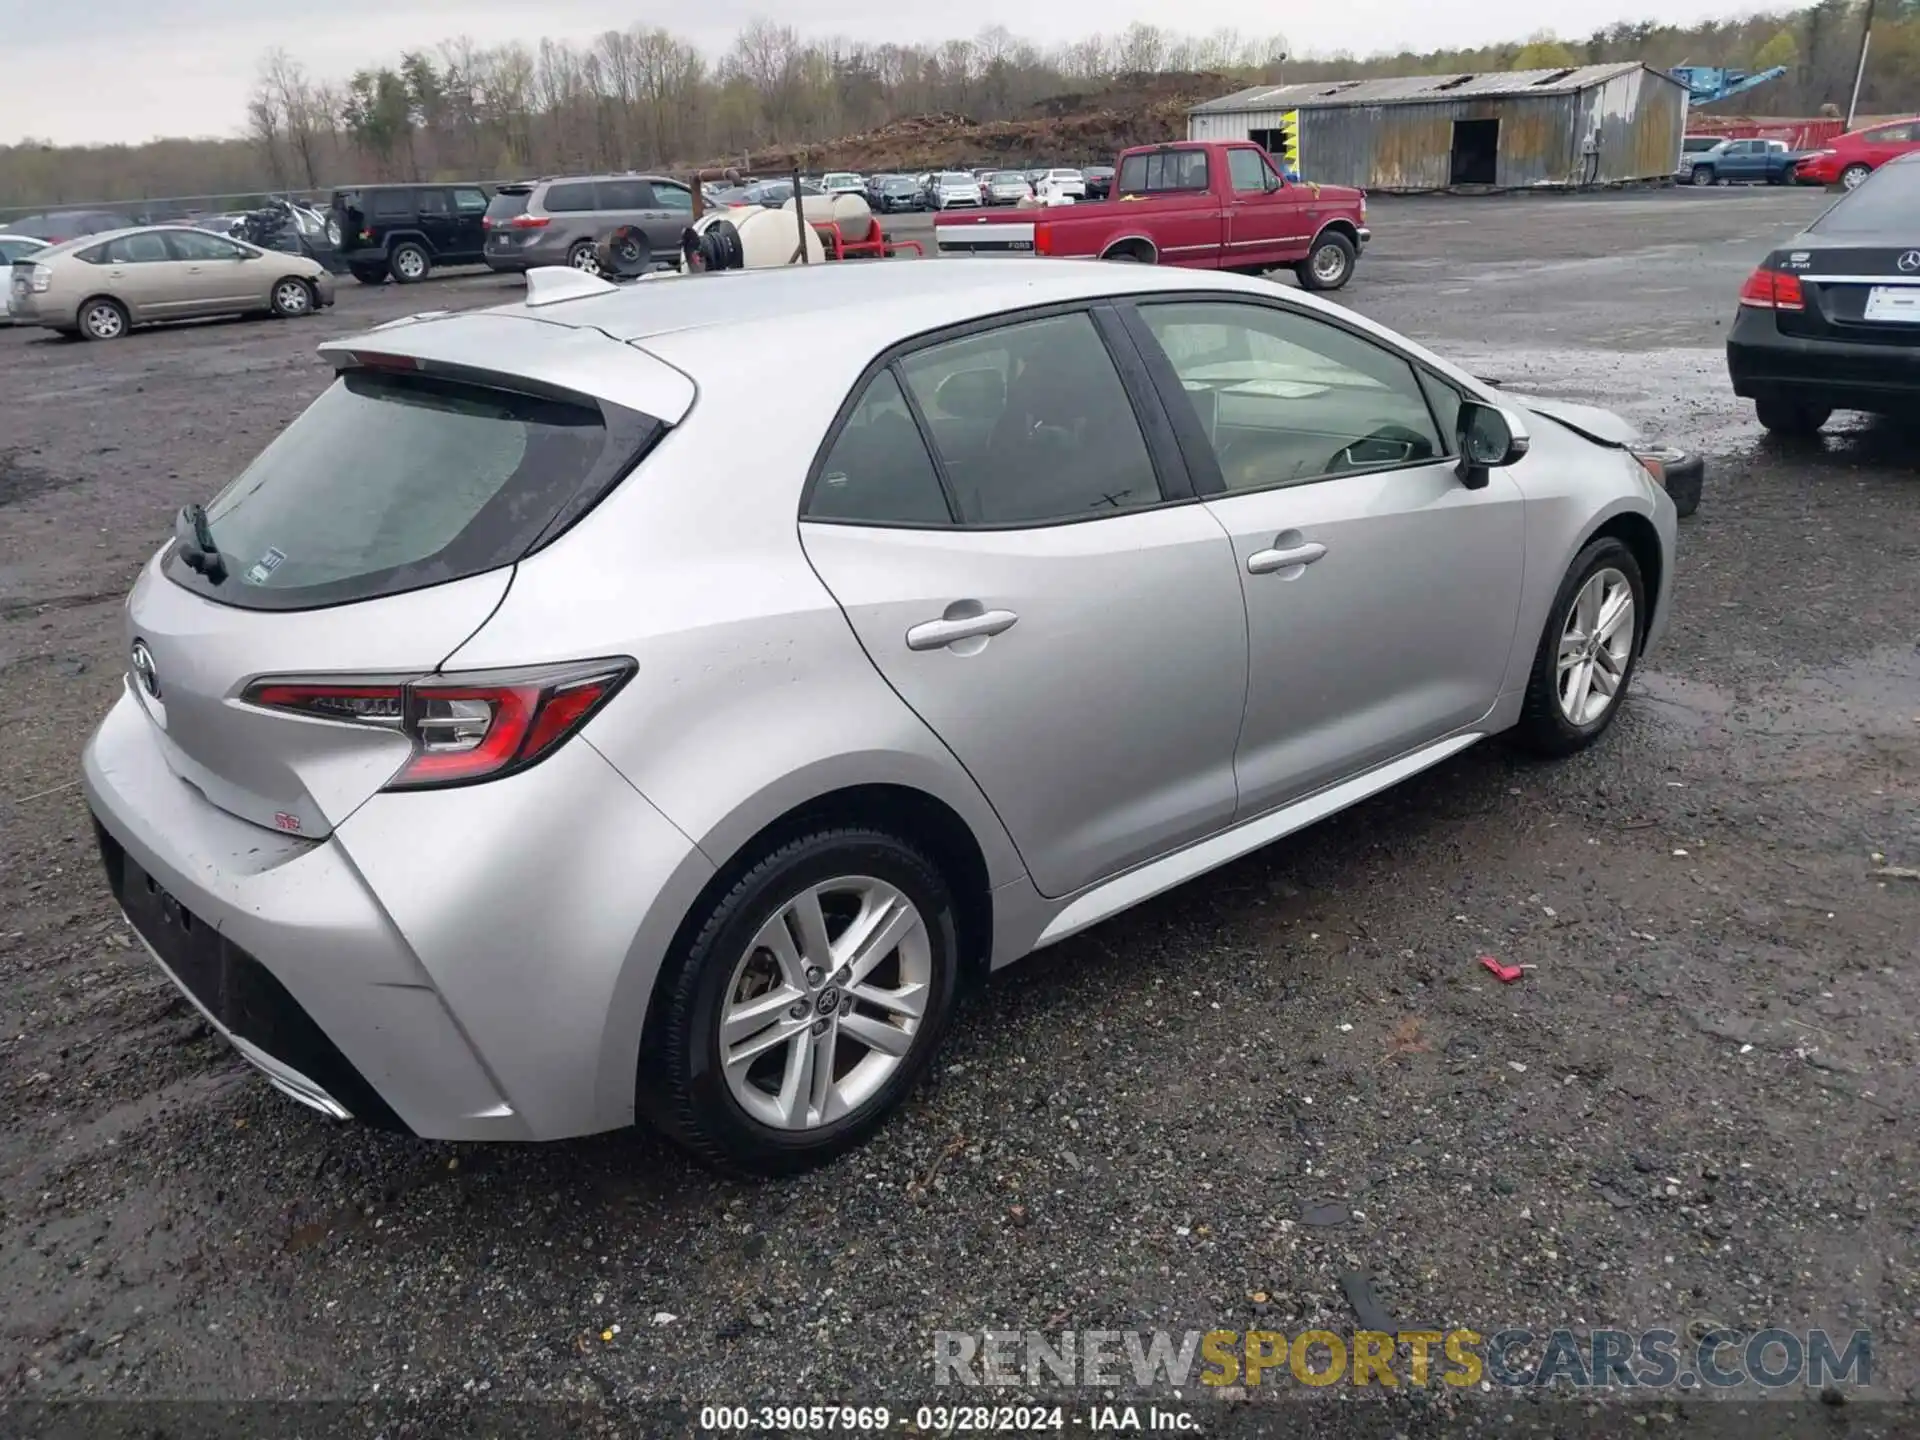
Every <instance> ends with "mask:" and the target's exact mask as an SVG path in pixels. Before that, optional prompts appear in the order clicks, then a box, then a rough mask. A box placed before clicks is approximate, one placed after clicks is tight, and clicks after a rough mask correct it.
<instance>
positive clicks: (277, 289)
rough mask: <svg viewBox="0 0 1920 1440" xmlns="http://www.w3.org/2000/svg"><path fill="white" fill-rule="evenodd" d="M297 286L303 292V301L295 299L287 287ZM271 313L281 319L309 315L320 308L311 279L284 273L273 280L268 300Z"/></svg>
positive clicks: (318, 298) (318, 297) (317, 295)
mask: <svg viewBox="0 0 1920 1440" xmlns="http://www.w3.org/2000/svg"><path fill="white" fill-rule="evenodd" d="M295 285H297V286H299V287H300V290H301V292H302V293H303V294H304V296H305V297H306V298H305V301H304V303H302V302H300V301H296V300H295V299H294V296H293V293H292V291H291V289H290V288H289V287H291V286H295ZM269 304H270V305H271V307H272V309H273V313H274V314H275V315H278V316H279V317H280V318H281V319H283V320H285V319H290V318H292V317H295V316H299V315H311V314H313V313H314V311H316V310H318V309H319V308H320V296H319V293H318V292H317V291H315V289H314V288H313V284H312V282H311V281H308V280H303V279H301V278H300V277H299V276H298V275H285V276H282V277H281V278H280V279H278V280H276V281H274V282H273V294H272V299H271V300H270V301H269Z"/></svg>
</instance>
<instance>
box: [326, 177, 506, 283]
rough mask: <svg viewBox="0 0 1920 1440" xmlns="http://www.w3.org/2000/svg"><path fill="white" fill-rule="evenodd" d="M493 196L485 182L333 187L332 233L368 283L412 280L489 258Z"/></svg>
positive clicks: (342, 253) (336, 244)
mask: <svg viewBox="0 0 1920 1440" xmlns="http://www.w3.org/2000/svg"><path fill="white" fill-rule="evenodd" d="M490 198H491V196H490V195H489V193H488V190H487V187H486V186H484V185H356V186H354V187H352V188H350V189H344V190H336V191H334V192H333V204H332V207H331V210H330V213H329V214H328V217H327V238H328V239H329V240H331V241H332V242H333V245H334V248H335V249H336V250H338V251H339V252H340V257H341V259H343V260H344V261H346V264H347V269H348V270H350V271H351V272H352V273H353V278H354V279H356V280H358V281H360V282H361V283H362V284H364V285H378V284H380V283H381V282H382V281H383V280H385V279H386V278H387V277H388V276H389V275H391V276H392V277H393V278H394V279H395V280H397V281H398V282H399V283H400V284H402V285H411V284H413V283H414V282H415V281H416V280H424V279H426V278H427V276H429V275H430V274H432V273H433V268H434V266H436V265H479V264H483V263H484V262H485V260H486V247H487V230H486V226H485V225H484V224H483V223H482V222H483V220H484V219H485V218H486V213H487V203H488V201H489V200H490Z"/></svg>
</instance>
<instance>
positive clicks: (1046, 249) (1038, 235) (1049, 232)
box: [1033, 225, 1053, 255]
mask: <svg viewBox="0 0 1920 1440" xmlns="http://www.w3.org/2000/svg"><path fill="white" fill-rule="evenodd" d="M1033 253H1034V254H1036V255H1051V254H1052V253H1053V227H1052V226H1051V225H1035V226H1034V227H1033Z"/></svg>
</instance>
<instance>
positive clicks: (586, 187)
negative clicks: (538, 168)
mask: <svg viewBox="0 0 1920 1440" xmlns="http://www.w3.org/2000/svg"><path fill="white" fill-rule="evenodd" d="M544 203H545V206H546V211H547V213H548V214H549V215H573V214H578V213H580V212H582V211H586V210H591V209H593V206H594V198H593V182H592V181H591V180H564V181H562V182H560V183H559V184H557V185H549V186H548V187H547V195H546V200H545V202H544Z"/></svg>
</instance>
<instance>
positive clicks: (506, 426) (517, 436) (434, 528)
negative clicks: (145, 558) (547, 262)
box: [168, 370, 661, 609]
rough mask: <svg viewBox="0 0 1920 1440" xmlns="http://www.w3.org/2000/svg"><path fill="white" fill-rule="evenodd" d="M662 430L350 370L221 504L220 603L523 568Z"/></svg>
mask: <svg viewBox="0 0 1920 1440" xmlns="http://www.w3.org/2000/svg"><path fill="white" fill-rule="evenodd" d="M660 429H661V427H660V426H659V425H658V424H657V423H656V422H652V421H648V420H646V419H645V417H632V416H629V415H626V414H624V412H619V413H616V414H615V415H614V417H613V423H612V424H611V425H610V423H609V415H608V414H607V413H605V412H603V411H602V410H601V409H600V408H599V407H597V406H594V405H592V404H589V403H586V402H580V403H569V402H566V401H562V400H554V399H547V398H542V397H536V396H530V395H523V394H517V393H513V392H510V391H505V390H495V389H491V388H487V387H482V386H478V385H469V384H464V383H460V382H455V381H449V380H445V379H439V378H429V377H426V376H421V375H414V374H392V373H387V372H383V371H373V370H349V371H347V372H345V373H344V374H342V375H341V376H340V377H339V378H338V379H336V380H335V381H334V383H333V385H332V386H331V387H330V388H328V389H327V390H326V391H324V392H323V393H322V394H321V396H320V398H319V399H317V400H316V401H314V403H313V404H312V405H311V406H309V407H308V408H307V410H306V411H305V412H304V413H303V414H302V415H301V416H300V417H299V418H298V419H297V420H295V421H294V422H293V424H291V425H289V426H288V427H287V428H286V429H285V430H284V431H282V432H281V434H280V436H279V437H278V438H277V439H276V440H274V442H273V443H272V444H270V445H269V446H267V448H266V449H265V450H263V451H262V452H261V453H260V455H259V457H258V458H257V459H255V460H254V461H253V463H252V464H251V465H249V466H247V468H246V469H245V470H244V471H242V472H241V474H240V475H239V477H238V478H237V479H235V480H234V481H233V483H232V484H231V485H229V486H228V487H227V488H226V489H225V490H224V491H222V492H221V493H220V495H219V497H218V498H217V499H216V500H215V501H214V502H213V503H212V504H211V505H210V506H208V509H207V515H208V519H209V522H210V525H211V528H212V533H213V540H214V544H215V546H216V547H217V548H218V550H219V552H220V555H221V558H222V559H223V560H225V561H226V567H227V571H228V574H227V576H226V578H225V579H224V580H223V581H221V582H220V583H218V584H214V583H212V582H210V581H208V580H207V579H206V578H205V577H204V576H201V575H198V574H196V573H195V572H193V571H191V570H189V569H188V568H187V567H186V565H185V564H184V563H183V562H181V561H180V560H179V559H178V558H177V557H176V558H174V559H173V560H171V561H170V562H169V565H168V574H169V575H170V576H171V577H172V578H173V579H174V580H176V581H177V582H179V583H180V584H183V585H186V586H187V587H188V588H190V589H193V590H197V591H199V592H201V593H203V594H206V595H207V596H209V597H210V598H212V599H215V600H220V601H223V602H225V603H227V604H231V605H239V606H244V607H248V608H253V609H302V608H309V607H313V606H319V605H330V604H337V603H340V602H342V601H349V600H362V599H368V598H371V597H373V596H376V595H386V594H393V593H395V592H398V591H402V590H412V589H417V588H419V587H421V586H424V585H434V584H439V583H441V582H443V581H448V580H455V579H459V578H461V577H463V576H467V575H476V574H479V573H481V572H483V571H486V570H492V569H496V568H498V567H499V566H502V565H509V564H512V563H513V562H515V561H517V560H518V559H520V558H521V556H523V555H524V554H526V553H527V551H528V550H529V549H530V548H531V547H532V546H533V545H534V544H535V543H536V541H539V540H540V539H542V538H543V532H546V531H547V530H548V529H549V528H550V527H552V526H554V525H555V523H556V522H557V521H559V520H560V519H561V518H562V517H563V516H564V517H566V518H567V519H568V520H570V519H571V518H573V517H574V516H576V515H577V514H579V513H580V512H581V510H582V509H584V507H585V506H586V505H589V504H591V503H592V501H593V500H594V499H597V498H598V495H599V494H601V493H604V491H605V490H606V489H607V488H609V487H610V486H611V485H612V484H613V483H614V482H615V481H616V480H617V479H618V478H619V476H620V475H621V474H623V473H625V471H626V470H627V469H628V468H629V467H630V466H631V464H632V462H633V461H634V460H635V459H636V458H637V457H638V456H639V455H640V454H641V453H642V451H643V450H644V448H645V446H646V444H648V443H650V442H651V440H652V439H653V438H654V437H655V436H657V435H658V434H659V433H660Z"/></svg>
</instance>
